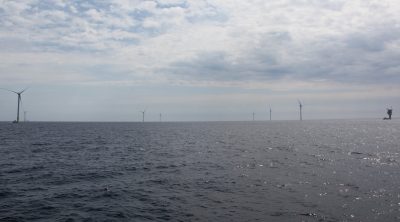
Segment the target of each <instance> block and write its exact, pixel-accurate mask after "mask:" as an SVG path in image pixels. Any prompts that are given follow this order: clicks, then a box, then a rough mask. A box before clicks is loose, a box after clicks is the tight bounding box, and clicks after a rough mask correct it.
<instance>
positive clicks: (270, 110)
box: [269, 107, 272, 120]
mask: <svg viewBox="0 0 400 222" xmlns="http://www.w3.org/2000/svg"><path fill="white" fill-rule="evenodd" d="M269 120H272V109H271V107H269Z"/></svg>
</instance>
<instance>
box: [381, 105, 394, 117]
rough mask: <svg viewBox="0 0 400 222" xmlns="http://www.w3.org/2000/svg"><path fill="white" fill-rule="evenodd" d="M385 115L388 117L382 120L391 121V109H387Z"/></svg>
mask: <svg viewBox="0 0 400 222" xmlns="http://www.w3.org/2000/svg"><path fill="white" fill-rule="evenodd" d="M386 113H387V114H388V116H389V117H383V119H384V120H391V119H392V113H393V108H392V107H390V109H389V108H387V111H386Z"/></svg>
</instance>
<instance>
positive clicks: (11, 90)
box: [0, 88, 18, 94]
mask: <svg viewBox="0 0 400 222" xmlns="http://www.w3.org/2000/svg"><path fill="white" fill-rule="evenodd" d="M0 89H3V90H7V91H10V92H13V93H16V94H18V92H15V91H12V90H9V89H5V88H0Z"/></svg>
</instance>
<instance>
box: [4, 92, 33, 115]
mask: <svg viewBox="0 0 400 222" xmlns="http://www.w3.org/2000/svg"><path fill="white" fill-rule="evenodd" d="M1 89H4V88H1ZM27 89H28V88H25V89H24V90H22V91H20V92H15V91H13V90H9V89H4V90H7V91H10V92H13V93H15V94H17V95H18V108H17V120H14V121H13V122H14V123H19V106H20V104H21V94H22V93H24V92H25V91H26V90H27Z"/></svg>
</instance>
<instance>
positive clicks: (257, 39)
mask: <svg viewBox="0 0 400 222" xmlns="http://www.w3.org/2000/svg"><path fill="white" fill-rule="evenodd" d="M399 12H400V2H399V1H398V0H268V1H267V0H247V1H243V0H153V1H137V0H109V1H97V0H96V1H95V0H90V1H78V0H76V1H62V0H53V1H50V0H49V1H46V0H21V1H8V0H0V87H1V88H7V89H11V90H14V91H19V90H22V89H24V88H25V87H30V88H29V89H28V90H27V91H26V92H25V93H24V94H23V97H22V100H23V110H25V111H27V112H28V113H27V117H28V119H30V120H36V121H140V120H141V113H140V112H139V111H141V110H143V109H146V121H158V119H159V114H160V113H162V115H163V120H164V121H191V120H195V121H199V120H200V121H201V120H251V119H252V113H253V112H255V118H256V120H266V119H269V107H272V116H273V119H289V120H290V119H298V109H299V108H298V103H297V99H300V100H301V101H303V103H304V107H303V113H304V119H332V118H356V117H362V118H364V117H365V118H382V117H383V116H384V115H386V108H387V107H390V106H393V109H394V112H393V113H394V117H395V116H396V113H397V111H396V110H399V113H400V86H399V85H400V14H399ZM0 109H1V110H0V121H10V120H14V119H15V118H16V117H15V116H16V109H17V96H16V95H15V94H13V93H11V92H7V91H5V90H3V91H0Z"/></svg>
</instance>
